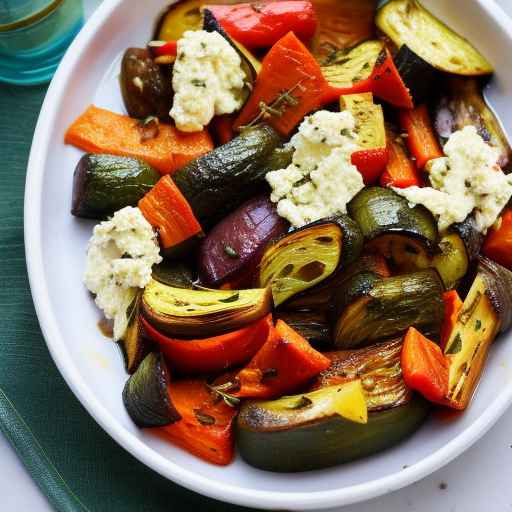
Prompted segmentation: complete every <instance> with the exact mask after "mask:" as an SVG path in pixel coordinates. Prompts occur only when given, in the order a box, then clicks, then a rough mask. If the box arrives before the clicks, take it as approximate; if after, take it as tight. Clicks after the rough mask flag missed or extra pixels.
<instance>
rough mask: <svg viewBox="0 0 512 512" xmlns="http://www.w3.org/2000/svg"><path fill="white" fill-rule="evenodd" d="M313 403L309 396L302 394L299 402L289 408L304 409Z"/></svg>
mask: <svg viewBox="0 0 512 512" xmlns="http://www.w3.org/2000/svg"><path fill="white" fill-rule="evenodd" d="M312 404H313V401H312V400H310V399H309V398H308V397H307V396H301V397H300V398H299V399H298V400H297V402H295V403H294V404H293V405H291V406H290V407H289V409H293V410H297V409H304V407H308V406H310V405H312Z"/></svg>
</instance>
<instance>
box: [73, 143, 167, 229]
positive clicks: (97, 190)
mask: <svg viewBox="0 0 512 512" xmlns="http://www.w3.org/2000/svg"><path fill="white" fill-rule="evenodd" d="M159 178H160V175H159V174H158V172H156V171H155V170H154V169H153V168H152V167H151V166H149V165H148V164H146V163H145V162H143V161H142V160H137V159H135V158H128V157H124V156H114V155H96V154H93V153H88V154H86V155H84V156H83V157H82V158H81V159H80V160H79V162H78V164H77V166H76V168H75V173H74V175H73V199H72V204H71V213H72V214H73V215H74V216H75V217H85V218H90V219H106V218H107V217H108V216H109V215H113V214H114V213H115V212H116V211H117V210H120V209H121V208H124V207H125V206H136V205H137V203H138V201H139V200H140V199H141V198H142V197H144V195H145V194H146V193H147V192H149V191H150V190H151V189H152V188H153V186H154V185H155V184H156V182H157V181H158V179H159Z"/></svg>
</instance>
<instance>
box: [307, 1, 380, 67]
mask: <svg viewBox="0 0 512 512" xmlns="http://www.w3.org/2000/svg"><path fill="white" fill-rule="evenodd" d="M376 7H377V2H376V0H357V2H354V1H353V0H314V1H313V8H314V10H315V15H316V19H317V22H318V28H317V31H316V35H315V37H314V38H313V41H312V43H311V51H312V52H313V55H315V57H316V58H317V59H318V60H319V61H320V62H322V61H324V60H325V59H326V58H328V57H329V55H331V54H332V53H333V51H336V50H340V49H343V48H352V47H353V46H355V45H357V44H359V43H360V42H362V41H366V40H367V39H371V38H372V37H375V23H374V18H375V9H376Z"/></svg>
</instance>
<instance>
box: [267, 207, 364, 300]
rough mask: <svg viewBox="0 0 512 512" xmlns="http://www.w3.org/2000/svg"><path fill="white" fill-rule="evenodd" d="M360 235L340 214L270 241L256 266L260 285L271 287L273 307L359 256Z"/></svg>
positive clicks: (349, 220)
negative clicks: (258, 265)
mask: <svg viewBox="0 0 512 512" xmlns="http://www.w3.org/2000/svg"><path fill="white" fill-rule="evenodd" d="M361 248H362V235H361V233H360V231H359V228H358V227H357V225H356V224H355V223H354V222H353V221H352V220H351V219H350V218H348V217H347V216H345V215H340V216H338V217H335V218H331V219H324V220H319V221H317V222H314V223H312V224H308V225H306V226H304V227H302V228H299V229H296V230H295V231H293V232H291V233H288V234H286V235H284V236H283V237H281V238H280V239H278V240H277V241H274V242H271V243H270V244H269V246H268V247H267V249H266V250H265V252H264V254H263V257H262V259H261V262H260V267H259V286H260V287H266V286H270V287H271V289H272V297H273V298H274V304H275V306H279V305H280V304H282V303H283V302H284V301H286V300H287V299H289V298H290V297H292V296H293V295H296V294H297V293H299V292H302V291H304V290H307V289H309V288H312V287H313V286H315V285H316V284H318V283H320V282H322V281H323V280H325V279H326V278H328V277H329V276H331V275H332V274H333V273H334V272H335V271H336V270H337V269H338V268H339V267H340V266H341V265H344V264H345V263H347V264H350V263H351V262H352V261H354V260H355V259H357V258H358V257H359V254H360V253H361Z"/></svg>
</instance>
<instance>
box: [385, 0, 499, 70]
mask: <svg viewBox="0 0 512 512" xmlns="http://www.w3.org/2000/svg"><path fill="white" fill-rule="evenodd" d="M375 23H376V24H377V27H378V28H379V29H380V30H381V31H382V32H384V34H386V36H388V37H389V38H390V39H391V40H392V41H393V43H395V45H396V46H397V47H398V48H400V47H401V46H402V45H407V46H408V47H409V48H410V49H411V50H412V51H413V52H414V53H416V55H419V56H420V57H421V58H422V59H424V60H425V61H426V62H428V63H429V64H431V65H432V66H434V67H435V68H437V69H440V70H441V71H445V72H447V73H453V74H455V75H488V74H490V73H492V72H493V68H492V65H491V64H490V63H489V62H488V61H487V60H486V59H485V57H483V55H482V54H481V53H480V52H478V50H476V49H475V48H474V47H473V46H472V45H471V44H470V43H469V42H468V41H467V40H466V39H464V38H463V37H461V36H459V35H458V34H456V33H455V32H453V31H452V30H451V29H450V28H448V27H447V26H446V25H445V24H444V23H442V22H441V21H439V20H438V19H437V18H435V17H434V16H433V15H432V14H431V13H430V12H428V11H427V10H426V9H425V8H424V7H423V6H422V5H421V4H420V3H419V2H418V1H417V0H391V1H390V2H387V3H386V4H384V5H383V6H382V7H381V8H380V9H379V11H378V12H377V17H376V18H375Z"/></svg>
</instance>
